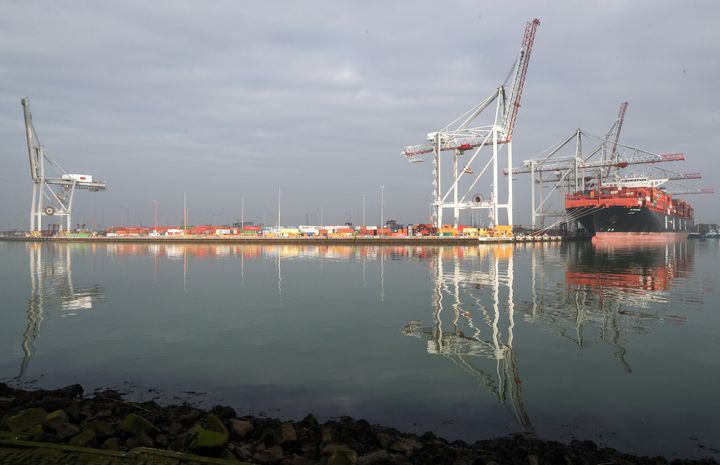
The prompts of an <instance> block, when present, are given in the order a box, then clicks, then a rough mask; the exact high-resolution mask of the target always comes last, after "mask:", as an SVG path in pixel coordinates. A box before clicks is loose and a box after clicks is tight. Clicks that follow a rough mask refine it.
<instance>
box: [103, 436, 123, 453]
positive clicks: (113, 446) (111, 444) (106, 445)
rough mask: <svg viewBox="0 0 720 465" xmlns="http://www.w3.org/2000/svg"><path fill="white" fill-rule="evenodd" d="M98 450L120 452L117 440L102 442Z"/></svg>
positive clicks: (111, 439)
mask: <svg viewBox="0 0 720 465" xmlns="http://www.w3.org/2000/svg"><path fill="white" fill-rule="evenodd" d="M100 448H102V449H105V450H120V440H118V438H110V439H108V440H107V441H105V442H103V443H102V446H100Z"/></svg>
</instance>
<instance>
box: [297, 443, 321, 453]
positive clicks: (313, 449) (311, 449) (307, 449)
mask: <svg viewBox="0 0 720 465" xmlns="http://www.w3.org/2000/svg"><path fill="white" fill-rule="evenodd" d="M300 450H301V451H302V453H303V454H306V455H307V454H312V455H316V454H317V453H318V447H317V446H316V445H315V444H311V443H304V444H302V445H301V446H300Z"/></svg>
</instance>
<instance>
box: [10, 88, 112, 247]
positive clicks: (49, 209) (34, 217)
mask: <svg viewBox="0 0 720 465" xmlns="http://www.w3.org/2000/svg"><path fill="white" fill-rule="evenodd" d="M20 102H21V104H22V107H23V114H24V116H25V135H26V137H27V146H28V156H29V158H30V177H31V178H32V182H33V194H32V195H33V196H32V206H31V207H30V231H31V234H33V235H39V234H40V231H42V217H43V216H57V217H65V227H66V228H67V231H71V230H72V208H73V198H74V196H75V190H77V189H84V190H89V191H91V192H97V191H101V190H105V189H106V188H107V186H106V184H105V183H104V182H103V181H98V180H97V179H93V177H92V176H91V175H89V174H72V173H68V172H67V171H65V169H63V167H62V166H60V164H58V163H57V162H56V161H55V160H53V159H52V158H50V157H49V156H48V154H47V153H46V152H45V147H44V146H42V145H41V144H40V140H39V139H38V136H37V131H35V126H33V122H32V114H31V113H30V100H29V99H28V98H27V97H25V98H23V99H22V100H21V101H20ZM46 161H47V162H48V164H49V165H50V167H51V168H52V169H53V175H48V174H47V173H46V170H45V162H46ZM61 228H62V226H61Z"/></svg>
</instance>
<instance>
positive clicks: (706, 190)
mask: <svg viewBox="0 0 720 465" xmlns="http://www.w3.org/2000/svg"><path fill="white" fill-rule="evenodd" d="M714 193H715V189H713V188H712V187H701V188H699V189H687V190H677V191H669V192H668V194H670V195H690V194H714Z"/></svg>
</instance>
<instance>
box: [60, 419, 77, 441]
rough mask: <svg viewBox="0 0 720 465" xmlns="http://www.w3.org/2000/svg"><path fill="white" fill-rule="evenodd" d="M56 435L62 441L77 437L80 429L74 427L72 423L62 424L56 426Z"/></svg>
mask: <svg viewBox="0 0 720 465" xmlns="http://www.w3.org/2000/svg"><path fill="white" fill-rule="evenodd" d="M54 429H55V434H56V435H57V437H58V439H59V440H61V441H64V440H66V439H67V438H71V437H73V436H76V435H77V434H78V433H79V432H80V428H78V427H77V426H75V425H73V424H72V423H60V424H59V425H56V426H55V428H54Z"/></svg>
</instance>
